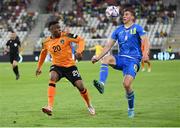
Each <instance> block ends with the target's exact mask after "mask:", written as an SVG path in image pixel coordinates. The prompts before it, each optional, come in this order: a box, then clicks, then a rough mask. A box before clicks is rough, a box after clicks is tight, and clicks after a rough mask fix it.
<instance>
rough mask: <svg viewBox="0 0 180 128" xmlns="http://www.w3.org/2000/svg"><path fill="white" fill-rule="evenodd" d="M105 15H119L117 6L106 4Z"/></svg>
mask: <svg viewBox="0 0 180 128" xmlns="http://www.w3.org/2000/svg"><path fill="white" fill-rule="evenodd" d="M106 16H107V17H118V16H119V8H118V7H116V6H108V7H107V8H106Z"/></svg>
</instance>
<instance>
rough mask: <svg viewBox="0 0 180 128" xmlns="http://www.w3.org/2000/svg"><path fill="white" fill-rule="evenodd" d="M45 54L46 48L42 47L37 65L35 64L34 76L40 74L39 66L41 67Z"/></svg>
mask: <svg viewBox="0 0 180 128" xmlns="http://www.w3.org/2000/svg"><path fill="white" fill-rule="evenodd" d="M46 55H47V50H46V49H42V50H41V53H40V56H39V61H38V66H37V69H36V76H38V75H40V74H41V73H42V71H41V67H42V65H43V63H44V60H45V58H46Z"/></svg>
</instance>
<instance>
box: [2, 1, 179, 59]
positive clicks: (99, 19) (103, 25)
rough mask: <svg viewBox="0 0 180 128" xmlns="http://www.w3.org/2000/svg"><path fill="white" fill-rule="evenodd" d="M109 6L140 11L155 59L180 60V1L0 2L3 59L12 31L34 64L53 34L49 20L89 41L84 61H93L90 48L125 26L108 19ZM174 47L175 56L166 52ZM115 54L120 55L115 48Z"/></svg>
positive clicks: (115, 19)
mask: <svg viewBox="0 0 180 128" xmlns="http://www.w3.org/2000/svg"><path fill="white" fill-rule="evenodd" d="M108 5H116V6H119V7H120V10H122V9H123V7H126V6H131V7H133V8H134V9H135V11H136V18H137V20H136V22H137V23H139V24H140V25H142V26H143V27H144V29H145V30H146V31H147V32H148V36H149V38H150V43H151V59H158V58H159V59H173V58H180V2H179V1H178V0H1V1H0V11H1V13H0V55H1V56H0V58H1V59H0V60H1V61H7V60H8V56H3V54H2V53H3V49H4V47H5V44H6V42H7V40H8V39H9V34H10V31H12V30H13V31H15V32H16V33H17V35H18V36H19V38H20V40H21V41H22V52H21V54H22V55H23V56H24V61H34V60H35V56H38V55H39V51H40V49H41V42H42V40H43V38H45V37H46V36H48V35H49V34H50V33H49V31H48V29H47V24H48V22H49V21H52V20H58V21H59V22H60V24H61V26H62V29H65V28H64V27H66V28H68V29H69V30H70V31H71V32H72V33H75V34H78V35H80V36H82V37H84V38H85V39H86V51H85V54H84V59H85V60H87V59H90V58H91V57H92V55H93V54H92V52H89V51H88V48H89V47H92V46H94V44H97V43H101V44H104V43H105V42H106V40H107V37H109V36H110V34H111V32H112V31H113V30H114V29H115V28H116V27H117V26H118V25H119V24H120V23H121V20H120V19H121V17H118V18H113V19H112V18H111V19H109V18H107V17H106V16H105V13H104V12H105V9H106V8H107V6H108ZM169 46H171V47H172V52H173V53H175V54H174V55H175V57H174V55H173V56H172V57H171V55H170V56H167V57H166V54H164V53H162V54H159V55H158V53H160V52H164V51H166V50H167V48H168V47H169ZM113 52H117V47H116V46H115V47H114V50H113Z"/></svg>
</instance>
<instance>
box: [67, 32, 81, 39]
mask: <svg viewBox="0 0 180 128" xmlns="http://www.w3.org/2000/svg"><path fill="white" fill-rule="evenodd" d="M65 35H66V36H67V37H68V38H73V39H76V38H78V35H76V34H73V33H65Z"/></svg>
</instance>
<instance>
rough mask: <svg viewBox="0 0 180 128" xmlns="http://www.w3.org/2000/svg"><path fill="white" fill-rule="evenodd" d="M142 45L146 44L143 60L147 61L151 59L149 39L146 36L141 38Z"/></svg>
mask: <svg viewBox="0 0 180 128" xmlns="http://www.w3.org/2000/svg"><path fill="white" fill-rule="evenodd" d="M141 40H142V43H143V44H144V51H143V53H142V54H143V60H144V61H147V60H148V59H149V47H150V46H149V39H148V37H147V36H146V35H144V36H141Z"/></svg>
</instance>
